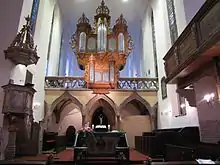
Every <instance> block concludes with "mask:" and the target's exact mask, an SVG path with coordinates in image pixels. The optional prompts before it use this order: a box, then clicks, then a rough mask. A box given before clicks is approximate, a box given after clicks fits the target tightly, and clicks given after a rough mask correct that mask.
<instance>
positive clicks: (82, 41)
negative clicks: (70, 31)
mask: <svg viewBox="0 0 220 165" xmlns="http://www.w3.org/2000/svg"><path fill="white" fill-rule="evenodd" d="M85 51H86V33H85V32H81V33H80V36H79V52H85Z"/></svg>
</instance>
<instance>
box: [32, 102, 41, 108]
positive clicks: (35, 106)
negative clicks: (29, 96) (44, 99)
mask: <svg viewBox="0 0 220 165" xmlns="http://www.w3.org/2000/svg"><path fill="white" fill-rule="evenodd" d="M40 105H41V104H40V103H39V102H36V103H33V109H38V108H39V107H40Z"/></svg>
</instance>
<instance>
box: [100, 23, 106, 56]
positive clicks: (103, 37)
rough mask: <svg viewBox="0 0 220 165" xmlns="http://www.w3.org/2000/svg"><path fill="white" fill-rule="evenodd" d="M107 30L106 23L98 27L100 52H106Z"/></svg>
mask: <svg viewBox="0 0 220 165" xmlns="http://www.w3.org/2000/svg"><path fill="white" fill-rule="evenodd" d="M106 44H107V29H106V26H105V24H104V23H100V24H99V27H98V51H101V52H103V51H106Z"/></svg>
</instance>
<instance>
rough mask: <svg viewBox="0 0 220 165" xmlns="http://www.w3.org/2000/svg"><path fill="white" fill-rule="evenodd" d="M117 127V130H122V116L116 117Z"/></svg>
mask: <svg viewBox="0 0 220 165" xmlns="http://www.w3.org/2000/svg"><path fill="white" fill-rule="evenodd" d="M116 127H117V130H120V115H117V116H116Z"/></svg>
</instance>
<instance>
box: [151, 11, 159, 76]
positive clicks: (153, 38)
mask: <svg viewBox="0 0 220 165" xmlns="http://www.w3.org/2000/svg"><path fill="white" fill-rule="evenodd" d="M151 31H152V43H153V44H152V45H153V55H154V66H155V76H156V77H158V66H157V45H156V36H155V24H154V13H153V10H152V9H151Z"/></svg>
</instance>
